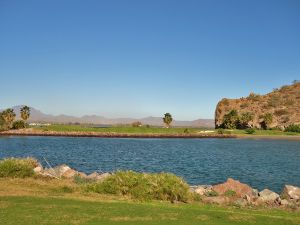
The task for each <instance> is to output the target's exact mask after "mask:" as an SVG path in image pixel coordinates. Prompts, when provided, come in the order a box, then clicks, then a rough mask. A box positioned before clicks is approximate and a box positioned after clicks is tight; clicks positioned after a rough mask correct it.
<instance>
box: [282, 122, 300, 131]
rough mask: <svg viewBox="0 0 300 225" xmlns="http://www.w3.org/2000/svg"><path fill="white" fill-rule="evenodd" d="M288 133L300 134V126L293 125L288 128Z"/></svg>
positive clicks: (286, 129)
mask: <svg viewBox="0 0 300 225" xmlns="http://www.w3.org/2000/svg"><path fill="white" fill-rule="evenodd" d="M285 131H286V132H296V133H300V125H296V124H291V125H289V126H288V127H286V128H285Z"/></svg>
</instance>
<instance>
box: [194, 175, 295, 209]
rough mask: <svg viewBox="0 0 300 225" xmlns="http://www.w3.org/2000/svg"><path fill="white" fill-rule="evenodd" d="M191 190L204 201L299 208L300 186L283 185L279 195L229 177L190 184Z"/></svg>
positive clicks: (221, 203)
mask: <svg viewBox="0 0 300 225" xmlns="http://www.w3.org/2000/svg"><path fill="white" fill-rule="evenodd" d="M191 191H192V192H193V193H195V194H197V195H200V196H201V198H202V200H203V201H204V202H206V203H215V204H220V205H224V204H233V205H236V206H242V207H244V206H247V205H249V206H250V205H254V206H257V205H267V206H271V207H290V208H294V209H298V210H300V188H299V187H295V186H291V185H285V187H284V189H283V191H282V193H281V194H280V195H279V194H277V193H275V192H273V191H271V190H269V189H264V190H262V191H260V192H258V191H257V190H256V189H253V188H251V187H250V186H249V185H247V184H243V183H241V182H239V181H237V180H234V179H232V178H229V179H228V180H227V181H226V182H225V183H222V184H217V185H214V186H211V185H198V186H191Z"/></svg>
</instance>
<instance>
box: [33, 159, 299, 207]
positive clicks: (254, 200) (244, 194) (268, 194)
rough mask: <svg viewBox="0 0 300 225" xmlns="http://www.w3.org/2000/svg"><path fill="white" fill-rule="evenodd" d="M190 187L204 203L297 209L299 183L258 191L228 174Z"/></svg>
mask: <svg viewBox="0 0 300 225" xmlns="http://www.w3.org/2000/svg"><path fill="white" fill-rule="evenodd" d="M34 172H35V173H36V174H38V175H40V176H43V177H50V178H53V179H74V178H75V177H80V178H82V179H87V180H91V181H95V182H101V181H103V180H104V179H105V178H107V177H109V176H111V175H112V174H111V173H98V172H93V173H91V174H89V175H87V174H85V173H83V172H79V171H76V170H74V169H72V168H70V167H69V166H67V165H60V166H56V167H54V168H43V167H42V165H41V164H39V165H38V166H37V167H35V168H34ZM190 191H191V192H192V193H194V194H195V195H198V196H199V197H200V198H201V200H202V201H203V202H204V203H210V204H219V205H234V206H238V207H247V206H250V207H251V206H267V207H279V208H289V209H294V210H300V187H295V186H292V185H285V186H284V188H283V191H282V193H280V194H278V193H275V192H273V191H271V190H269V189H264V190H262V191H258V190H256V189H253V188H252V187H250V186H249V185H247V184H243V183H241V182H239V181H237V180H234V179H232V178H228V180H227V181H226V182H225V183H222V184H217V185H196V186H190Z"/></svg>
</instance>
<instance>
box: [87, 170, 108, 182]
mask: <svg viewBox="0 0 300 225" xmlns="http://www.w3.org/2000/svg"><path fill="white" fill-rule="evenodd" d="M110 175H111V174H110V173H102V174H99V173H97V172H94V173H91V174H90V175H88V176H87V179H91V180H95V181H101V180H103V179H105V178H106V177H109V176H110Z"/></svg>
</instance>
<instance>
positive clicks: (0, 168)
mask: <svg viewBox="0 0 300 225" xmlns="http://www.w3.org/2000/svg"><path fill="white" fill-rule="evenodd" d="M37 165H38V162H37V161H36V160H35V159H32V158H25V159H17V158H9V159H3V160H1V161H0V177H13V178H17V177H18V178H24V177H31V176H33V175H34V171H33V168H35V167H36V166H37Z"/></svg>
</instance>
